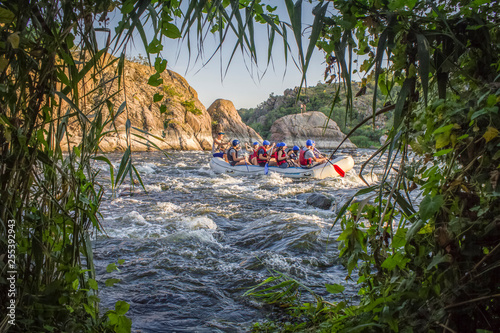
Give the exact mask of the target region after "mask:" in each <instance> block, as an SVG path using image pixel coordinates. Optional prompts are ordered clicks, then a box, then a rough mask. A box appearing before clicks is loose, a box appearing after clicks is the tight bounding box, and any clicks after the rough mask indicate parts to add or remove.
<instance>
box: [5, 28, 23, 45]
mask: <svg viewBox="0 0 500 333" xmlns="http://www.w3.org/2000/svg"><path fill="white" fill-rule="evenodd" d="M19 41H20V37H19V31H17V32H14V33H12V34H10V35H9V37H7V42H9V43H10V45H12V48H13V49H17V48H19Z"/></svg>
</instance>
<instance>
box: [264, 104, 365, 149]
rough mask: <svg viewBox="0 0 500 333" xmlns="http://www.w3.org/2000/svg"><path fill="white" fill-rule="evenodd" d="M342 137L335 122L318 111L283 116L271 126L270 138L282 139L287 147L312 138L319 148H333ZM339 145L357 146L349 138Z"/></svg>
mask: <svg viewBox="0 0 500 333" xmlns="http://www.w3.org/2000/svg"><path fill="white" fill-rule="evenodd" d="M326 125H327V126H326ZM325 126H326V129H325ZM344 138H345V134H344V133H342V131H341V130H340V128H339V127H338V126H337V123H336V122H335V121H333V120H331V119H330V120H328V117H327V116H325V115H324V114H323V113H321V112H318V111H310V112H304V113H302V114H290V115H288V116H284V117H282V118H279V119H277V120H276V121H275V122H274V124H273V126H272V127H271V140H272V141H276V142H280V141H284V142H286V143H287V145H288V146H289V147H291V146H294V145H297V146H304V145H305V143H306V141H307V139H313V140H314V141H316V147H317V148H319V149H335V148H337V146H338V145H339V144H340V142H341V141H342V140H343V139H344ZM341 147H342V148H357V147H356V145H355V144H353V143H352V142H351V140H349V139H347V140H346V141H345V142H344V143H343V144H342V146H341Z"/></svg>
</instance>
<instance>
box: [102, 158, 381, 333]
mask: <svg viewBox="0 0 500 333" xmlns="http://www.w3.org/2000/svg"><path fill="white" fill-rule="evenodd" d="M371 153H372V151H370V150H358V152H357V153H356V155H355V156H353V157H354V160H355V163H356V166H355V168H354V169H353V170H351V171H350V172H348V174H347V175H346V177H345V178H332V179H325V180H292V179H288V178H282V177H281V176H280V175H277V174H272V175H270V176H259V177H257V178H241V177H240V178H233V177H231V176H227V175H217V174H214V173H213V172H212V171H211V169H210V167H209V156H210V154H209V153H208V152H171V153H169V157H168V158H167V157H165V156H164V155H163V154H162V153H161V152H144V153H134V154H133V156H134V163H135V165H136V167H137V170H138V171H139V173H140V174H141V177H142V180H143V182H144V185H145V188H146V190H147V192H146V191H143V190H141V189H140V187H138V186H136V187H135V188H134V189H133V190H132V191H130V188H129V186H128V185H125V184H126V183H127V181H126V182H125V183H124V185H122V187H121V188H120V190H119V192H118V195H117V197H116V198H114V199H112V198H111V197H110V191H109V188H110V186H109V169H108V168H107V167H106V165H105V164H100V163H99V164H97V167H99V168H100V169H102V171H101V174H100V182H101V183H102V184H103V185H104V187H105V188H107V191H106V195H105V199H104V201H103V203H102V206H101V213H102V217H103V218H102V224H103V226H104V228H105V231H106V234H107V235H103V234H100V235H97V237H96V238H95V242H94V244H93V246H94V249H95V252H94V262H95V266H96V272H97V276H98V281H99V288H100V293H99V296H100V297H101V299H102V306H103V307H104V309H106V308H114V303H115V302H116V301H118V300H124V301H126V302H128V303H130V310H129V312H128V314H127V315H128V316H129V317H130V318H131V319H132V321H133V325H132V331H140V332H246V331H249V330H250V329H251V327H252V325H253V323H255V322H256V321H263V320H265V319H266V318H268V317H269V316H270V311H269V307H266V306H264V305H263V304H261V303H259V302H258V301H257V300H255V299H252V298H249V297H243V296H242V295H243V294H244V293H245V291H246V290H248V288H249V287H251V286H254V285H256V284H258V283H260V282H262V281H263V280H264V279H265V278H267V277H269V276H270V275H271V274H272V273H273V272H275V271H277V272H283V273H285V274H287V275H289V276H290V277H293V278H295V279H297V280H298V281H300V282H301V283H303V284H304V285H307V286H308V287H310V288H312V289H313V290H314V291H315V292H317V293H318V294H320V295H322V296H323V297H325V299H326V300H329V301H337V300H339V298H338V297H340V296H338V295H331V294H328V293H326V291H325V287H324V286H325V283H329V284H333V283H340V284H343V285H345V286H346V291H345V295H347V297H355V295H356V293H357V290H356V289H357V287H356V284H355V283H354V282H351V281H346V280H345V277H346V275H347V272H346V270H345V269H344V268H343V267H342V265H341V264H340V261H339V259H338V249H337V244H336V243H335V241H334V240H335V239H336V237H337V236H338V234H339V227H338V226H334V227H333V228H332V224H333V222H334V220H335V217H336V215H335V210H336V209H339V208H340V206H341V205H342V204H343V203H344V202H345V200H347V199H348V198H349V197H350V196H351V195H352V194H353V193H355V192H356V191H357V190H359V189H360V187H362V186H363V183H362V182H361V180H360V179H359V178H358V177H357V171H358V170H359V167H360V163H361V162H362V161H364V160H366V159H367V158H368V156H369V154H371ZM108 157H109V158H110V160H111V161H112V162H113V164H114V165H115V166H118V164H119V161H120V158H121V155H119V154H110V155H108ZM115 172H116V171H115ZM377 173H379V174H380V170H379V169H375V174H377ZM313 192H315V193H324V194H327V195H329V196H331V197H333V199H334V205H333V208H332V210H321V209H318V208H314V207H312V206H309V205H307V204H306V200H307V197H308V196H309V195H310V194H311V193H313ZM119 259H123V260H124V263H123V264H122V265H119V266H118V267H119V271H114V272H111V273H108V272H107V271H106V267H107V265H108V264H110V263H116V262H117V261H118V260H119ZM109 278H117V279H121V282H119V283H117V284H115V285H114V286H112V287H106V286H104V281H105V280H106V279H109Z"/></svg>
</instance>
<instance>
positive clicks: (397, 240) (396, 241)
mask: <svg viewBox="0 0 500 333" xmlns="http://www.w3.org/2000/svg"><path fill="white" fill-rule="evenodd" d="M406 231H407V229H405V228H399V229H398V231H396V234H395V235H394V238H393V239H392V247H393V248H394V249H398V248H400V247H403V246H405V245H406Z"/></svg>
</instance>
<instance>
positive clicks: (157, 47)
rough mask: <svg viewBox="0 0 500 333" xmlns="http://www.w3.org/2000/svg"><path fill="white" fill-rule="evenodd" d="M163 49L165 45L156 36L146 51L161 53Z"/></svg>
mask: <svg viewBox="0 0 500 333" xmlns="http://www.w3.org/2000/svg"><path fill="white" fill-rule="evenodd" d="M161 50H163V45H162V44H161V43H160V41H159V40H158V39H156V38H154V39H153V40H152V41H151V43H149V45H148V47H147V49H146V51H147V52H148V53H153V54H154V53H159V52H160V51H161Z"/></svg>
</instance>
